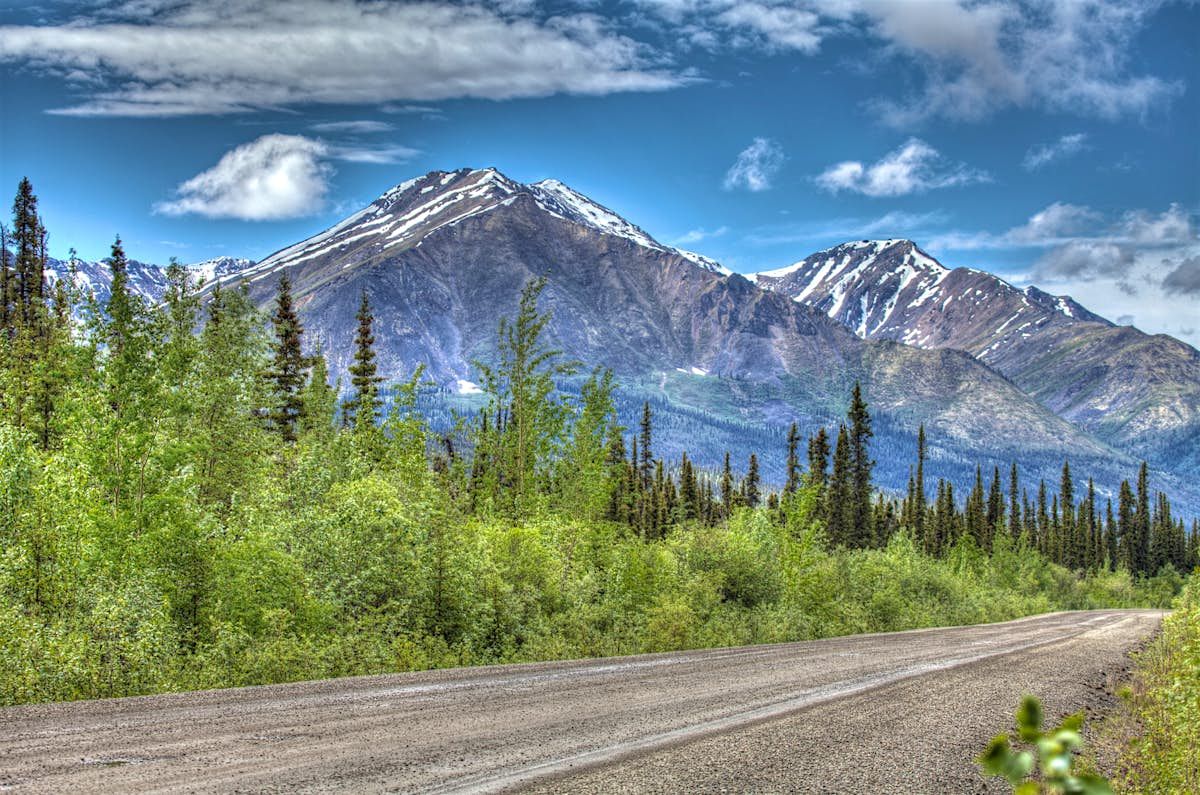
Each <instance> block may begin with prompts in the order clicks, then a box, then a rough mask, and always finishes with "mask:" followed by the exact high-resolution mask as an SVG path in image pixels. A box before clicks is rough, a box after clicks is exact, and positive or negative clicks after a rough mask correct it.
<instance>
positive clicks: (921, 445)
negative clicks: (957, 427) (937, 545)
mask: <svg viewBox="0 0 1200 795" xmlns="http://www.w3.org/2000/svg"><path fill="white" fill-rule="evenodd" d="M925 454H926V449H925V423H923V422H922V423H921V424H920V425H919V426H917V479H916V482H915V483H913V495H914V497H915V500H914V503H913V509H912V511H913V516H912V522H913V530H914V531H915V532H916V537H917V538H921V537H922V536H923V535H924V533H925V510H926V508H925Z"/></svg>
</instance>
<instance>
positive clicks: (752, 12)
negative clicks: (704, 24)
mask: <svg viewBox="0 0 1200 795" xmlns="http://www.w3.org/2000/svg"><path fill="white" fill-rule="evenodd" d="M819 21H820V17H818V16H817V15H816V14H814V13H812V12H811V11H804V10H801V9H797V8H793V7H790V6H780V5H772V4H768V3H735V4H732V5H730V6H729V7H728V8H726V9H725V10H724V11H722V12H721V13H719V14H717V16H716V22H717V23H718V24H719V25H721V26H722V27H723V28H725V29H726V30H727V31H729V32H731V33H732V34H733V35H734V37H735V38H734V39H733V43H734V46H739V47H745V46H765V47H768V48H771V49H776V50H797V51H799V52H803V53H809V54H811V53H814V52H816V51H817V49H818V48H819V47H820V45H821V34H820V32H819V31H818V30H817V29H816V28H817V23H818V22H819Z"/></svg>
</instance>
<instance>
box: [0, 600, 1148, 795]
mask: <svg viewBox="0 0 1200 795" xmlns="http://www.w3.org/2000/svg"><path fill="white" fill-rule="evenodd" d="M1161 618H1162V613H1160V612H1158V611H1149V610H1130V611H1121V610H1112V611H1091V612H1073V613H1055V614H1051V615H1046V616H1039V617H1035V618H1029V619H1022V620H1020V621H1012V622H1008V623H1003V624H989V625H981V626H974V627H954V628H948V629H933V630H919V631H913V632H901V633H892V634H881V635H856V636H853V637H845V638H832V639H828V640H820V641H811V642H805V643H788V644H779V645H773V646H758V647H745V648H733V649H717V650H711V651H699V652H683V653H677V654H657V655H647V656H638V657H623V658H613V659H607V660H584V661H576V662H563V663H545V664H541V663H539V664H534V665H509V666H495V667H487V668H469V669H457V670H448V671H437V672H432V673H415V674H397V675H389V676H372V677H358V678H352V679H337V680H326V681H319V682H304V683H298V684H292V685H277V686H271V687H255V688H243V689H238V690H222V691H206V692H200V693H183V694H176V695H166V696H150V697H144V698H128V699H113V700H107V701H91V702H76V703H67V704H46V705H36V706H28V707H11V708H5V709H0V791H6V792H14V793H34V792H37V793H41V792H65V793H85V792H86V793H91V792H122V793H124V792H138V793H146V792H288V793H290V792H433V793H488V792H503V791H522V792H543V793H585V792H586V793H592V792H604V793H607V792H628V793H649V792H656V793H658V792H661V793H683V792H714V793H716V792H755V793H772V792H828V793H848V792H849V793H853V792H863V793H866V792H871V793H889V792H898V793H899V792H903V793H925V792H927V793H947V792H950V793H969V792H990V791H997V792H999V791H1003V790H1001V789H1000V788H998V787H996V786H995V785H994V784H988V783H987V782H985V781H984V780H983V779H982V778H981V777H980V775H979V774H978V772H977V771H976V767H975V763H974V757H975V756H976V755H977V754H978V753H979V751H980V750H982V748H983V746H984V745H985V744H986V742H987V740H988V739H989V738H990V737H991V736H992V735H994V734H996V733H998V732H1000V731H1007V730H1009V728H1010V726H1011V722H1012V713H1013V710H1014V709H1015V708H1016V706H1017V703H1018V701H1019V699H1020V696H1021V694H1022V693H1025V692H1034V693H1037V694H1039V695H1041V696H1042V697H1043V700H1044V702H1045V705H1046V709H1047V712H1048V714H1049V716H1050V717H1051V718H1057V717H1059V716H1061V715H1064V714H1067V713H1069V712H1074V711H1077V710H1080V709H1085V708H1089V709H1090V708H1096V707H1099V706H1102V705H1103V704H1104V703H1106V700H1107V699H1109V698H1110V696H1108V695H1107V694H1106V693H1105V687H1106V685H1108V684H1110V683H1111V681H1113V680H1114V679H1115V677H1116V676H1117V675H1119V674H1120V672H1121V671H1122V670H1124V669H1125V668H1127V666H1128V659H1127V657H1126V653H1127V652H1128V650H1129V649H1131V648H1132V647H1134V646H1135V645H1136V644H1137V643H1138V642H1139V641H1140V640H1142V639H1144V638H1145V637H1147V636H1148V635H1149V634H1150V633H1151V632H1152V631H1153V630H1154V629H1155V627H1156V626H1157V625H1158V623H1159V621H1160V620H1161Z"/></svg>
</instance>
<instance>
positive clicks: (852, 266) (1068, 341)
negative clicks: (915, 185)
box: [750, 240, 1200, 472]
mask: <svg viewBox="0 0 1200 795" xmlns="http://www.w3.org/2000/svg"><path fill="white" fill-rule="evenodd" d="M750 278H751V279H752V280H753V281H754V282H755V283H756V284H758V285H759V286H761V287H765V288H767V289H770V290H774V291H776V292H780V293H782V294H784V295H787V296H789V297H791V298H793V299H794V300H795V301H797V302H800V303H804V304H806V305H808V306H812V307H814V308H816V309H819V310H820V311H822V312H824V313H825V314H826V315H828V316H829V317H831V318H833V319H835V320H837V321H838V322H839V323H841V324H842V325H843V326H845V327H847V328H849V329H852V330H853V331H854V332H855V333H856V334H857V335H858V336H859V337H862V338H863V339H870V340H895V341H898V342H903V343H905V344H908V345H915V346H918V347H921V348H930V349H933V348H938V349H944V348H954V349H958V350H963V351H967V352H968V353H970V354H972V355H973V356H975V357H976V358H978V359H979V360H980V361H982V362H985V363H986V364H988V365H989V366H991V367H993V368H995V369H996V370H998V371H999V372H1001V373H1003V374H1004V375H1005V376H1007V377H1008V378H1010V379H1012V381H1013V382H1014V383H1015V384H1016V385H1017V386H1019V387H1020V388H1021V389H1022V390H1023V391H1025V392H1026V393H1027V394H1029V395H1031V396H1033V397H1035V398H1036V399H1037V400H1038V401H1039V402H1040V403H1042V405H1044V406H1046V407H1047V408H1049V409H1050V410H1052V411H1054V412H1055V413H1056V414H1058V415H1059V416H1061V417H1063V418H1064V419H1067V420H1069V421H1070V422H1072V423H1074V424H1076V425H1077V426H1079V427H1081V428H1084V429H1086V430H1088V431H1090V432H1092V433H1093V434H1095V435H1096V436H1097V437H1098V438H1100V439H1102V440H1104V441H1106V442H1109V443H1110V444H1113V445H1114V446H1116V447H1118V448H1120V449H1123V450H1126V451H1127V452H1129V453H1130V454H1132V455H1135V456H1138V457H1149V458H1151V459H1153V460H1157V461H1168V460H1170V461H1173V462H1175V463H1176V464H1177V465H1182V466H1183V467H1184V468H1185V469H1186V470H1187V471H1191V472H1200V442H1198V441H1197V440H1198V439H1200V352H1197V351H1196V349H1195V348H1192V347H1191V346H1189V345H1186V344H1184V343H1183V342H1180V341H1179V340H1176V339H1174V338H1172V337H1168V336H1166V335H1161V334H1160V335H1148V334H1144V333H1143V332H1141V331H1138V330H1137V329H1135V328H1132V327H1129V326H1116V325H1114V324H1113V323H1110V322H1109V321H1108V320H1105V319H1104V318H1102V317H1100V316H1099V315H1096V314H1094V313H1093V312H1090V311H1088V310H1087V309H1085V308H1084V307H1082V306H1080V305H1079V304H1078V303H1076V302H1075V301H1074V300H1072V299H1071V298H1069V297H1067V296H1053V295H1049V294H1047V293H1044V292H1042V291H1041V290H1038V289H1037V288H1036V287H1027V288H1025V289H1024V290H1021V289H1018V288H1016V287H1013V286H1012V285H1010V284H1008V283H1007V282H1005V281H1003V280H1002V279H1000V278H998V277H996V276H993V275H992V274H989V273H984V272H982V271H977V270H971V269H968V268H955V269H953V270H950V269H948V268H945V267H943V266H942V265H941V264H940V263H938V262H937V261H936V260H934V259H933V258H932V257H930V256H929V255H928V254H926V253H925V252H923V251H921V250H920V249H919V248H918V247H917V246H916V245H914V244H913V243H912V242H911V241H908V240H877V241H866V240H864V241H861V242H855V243H846V244H844V245H840V246H836V247H834V248H831V249H828V250H826V251H821V252H818V253H816V254H813V255H812V256H810V257H808V258H806V259H804V260H801V261H800V262H797V263H796V264H794V265H790V266H788V267H786V268H780V269H778V270H773V271H766V272H764V273H758V274H753V275H752V276H751V277H750Z"/></svg>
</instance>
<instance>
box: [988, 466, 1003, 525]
mask: <svg viewBox="0 0 1200 795" xmlns="http://www.w3.org/2000/svg"><path fill="white" fill-rule="evenodd" d="M1003 521H1004V492H1003V491H1002V490H1001V488H1000V467H992V485H991V486H990V487H988V500H987V525H988V526H987V534H988V538H989V539H990V538H992V537H994V536H995V533H996V529H997V528H999V527H1002V526H1003V525H1002V522H1003Z"/></svg>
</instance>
